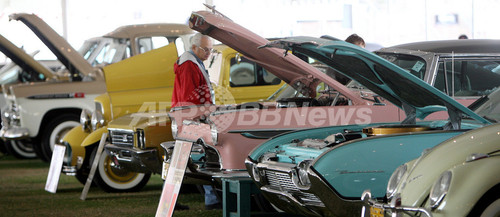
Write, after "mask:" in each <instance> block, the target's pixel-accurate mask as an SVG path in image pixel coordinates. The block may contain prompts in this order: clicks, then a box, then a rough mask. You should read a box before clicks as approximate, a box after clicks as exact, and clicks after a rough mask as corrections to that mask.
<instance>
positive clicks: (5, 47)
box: [0, 35, 56, 79]
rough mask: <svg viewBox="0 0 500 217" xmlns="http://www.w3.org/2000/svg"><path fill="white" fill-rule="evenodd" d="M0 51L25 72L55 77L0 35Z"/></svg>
mask: <svg viewBox="0 0 500 217" xmlns="http://www.w3.org/2000/svg"><path fill="white" fill-rule="evenodd" d="M0 52H2V53H3V54H5V56H7V57H9V59H11V60H12V62H14V63H15V64H16V65H18V66H19V67H21V68H22V69H23V70H24V71H27V72H37V73H41V74H43V75H44V76H45V77H46V78H49V79H55V78H56V75H55V74H53V72H52V71H51V70H50V69H48V68H47V67H45V66H44V65H42V64H40V63H39V62H38V61H36V60H35V59H33V57H31V56H30V55H28V54H27V53H26V52H24V51H23V50H22V49H21V48H18V47H17V46H16V45H14V44H13V43H12V42H10V41H9V40H8V39H6V38H5V37H3V36H2V35H0Z"/></svg>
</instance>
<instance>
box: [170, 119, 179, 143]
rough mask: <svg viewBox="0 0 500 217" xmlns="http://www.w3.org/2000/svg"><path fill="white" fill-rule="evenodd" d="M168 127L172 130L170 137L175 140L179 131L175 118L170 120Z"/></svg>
mask: <svg viewBox="0 0 500 217" xmlns="http://www.w3.org/2000/svg"><path fill="white" fill-rule="evenodd" d="M170 127H171V128H172V136H173V138H174V139H175V138H177V132H178V130H179V128H178V126H177V121H175V118H170Z"/></svg>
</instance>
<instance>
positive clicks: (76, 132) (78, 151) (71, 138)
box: [62, 125, 89, 166]
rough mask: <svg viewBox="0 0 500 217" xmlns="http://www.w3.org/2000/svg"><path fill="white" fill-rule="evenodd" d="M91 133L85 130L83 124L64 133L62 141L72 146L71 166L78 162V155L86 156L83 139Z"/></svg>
mask: <svg viewBox="0 0 500 217" xmlns="http://www.w3.org/2000/svg"><path fill="white" fill-rule="evenodd" d="M88 135H89V133H87V132H84V131H83V129H82V125H79V126H76V127H73V129H71V130H70V131H68V133H66V135H64V137H63V139H62V142H63V144H65V143H67V144H68V145H69V146H70V147H71V153H72V155H71V163H70V164H71V166H75V165H76V162H77V157H78V156H80V157H82V158H84V157H85V148H84V147H83V146H81V144H82V142H83V140H84V139H85V138H86V137H87V136H88Z"/></svg>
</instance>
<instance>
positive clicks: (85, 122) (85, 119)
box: [80, 109, 92, 132]
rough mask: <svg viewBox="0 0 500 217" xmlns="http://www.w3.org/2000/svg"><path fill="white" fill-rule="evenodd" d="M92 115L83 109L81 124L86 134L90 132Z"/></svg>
mask: <svg viewBox="0 0 500 217" xmlns="http://www.w3.org/2000/svg"><path fill="white" fill-rule="evenodd" d="M91 115H92V114H91V113H90V111H89V110H87V109H83V110H82V113H81V114H80V124H81V125H82V129H83V131H84V132H90V127H91V126H90V119H91Z"/></svg>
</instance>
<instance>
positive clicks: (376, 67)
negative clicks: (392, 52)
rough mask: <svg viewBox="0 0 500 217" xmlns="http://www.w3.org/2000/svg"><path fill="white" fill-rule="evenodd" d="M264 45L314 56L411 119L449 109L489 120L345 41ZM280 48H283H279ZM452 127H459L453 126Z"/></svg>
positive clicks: (304, 39)
mask: <svg viewBox="0 0 500 217" xmlns="http://www.w3.org/2000/svg"><path fill="white" fill-rule="evenodd" d="M264 47H274V48H281V49H285V50H287V51H288V50H291V51H293V52H297V53H301V54H304V55H306V56H309V57H311V58H313V59H316V60H318V61H320V62H322V63H324V64H326V65H328V66H330V67H331V68H333V69H335V70H337V71H338V72H340V73H342V74H344V75H345V76H347V77H349V78H351V79H353V80H355V81H357V82H358V83H360V84H362V85H363V86H365V87H366V88H368V89H370V90H371V91H373V92H375V93H376V94H378V95H380V96H381V97H383V98H385V99H387V100H389V101H390V102H392V103H393V104H395V105H396V106H398V107H400V108H402V109H403V110H404V111H405V113H406V115H407V119H406V120H405V121H403V123H405V122H407V123H414V122H415V118H419V119H423V118H425V117H426V116H427V115H429V114H431V113H433V112H435V111H440V110H445V109H447V110H448V114H449V116H450V118H451V119H452V122H455V123H459V121H458V122H456V121H453V120H460V118H461V116H462V114H465V115H468V116H470V117H471V118H474V119H476V120H478V121H480V122H481V123H490V122H489V121H487V120H485V119H484V118H482V117H480V116H479V115H477V114H475V113H474V112H473V111H471V110H470V109H468V108H466V107H465V106H463V105H461V104H460V103H458V102H457V101H455V100H454V99H452V98H451V97H449V96H448V95H446V94H444V93H443V92H441V91H439V90H438V89H436V88H434V87H432V86H430V85H429V84H427V83H425V82H424V81H422V80H421V79H419V78H417V77H415V76H414V75H412V74H411V73H409V72H407V71H405V70H404V69H402V68H400V67H398V66H396V65H394V64H392V63H390V62H388V61H387V60H385V59H383V58H381V57H379V56H377V55H375V54H373V53H371V52H369V51H368V50H366V49H363V48H360V47H358V46H356V45H352V44H350V43H347V42H344V41H334V40H327V39H322V38H313V37H290V38H285V39H281V40H276V41H273V42H269V43H267V44H266V45H265V46H264ZM282 52H283V51H282ZM455 125H456V124H454V126H453V127H454V128H458V126H455Z"/></svg>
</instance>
